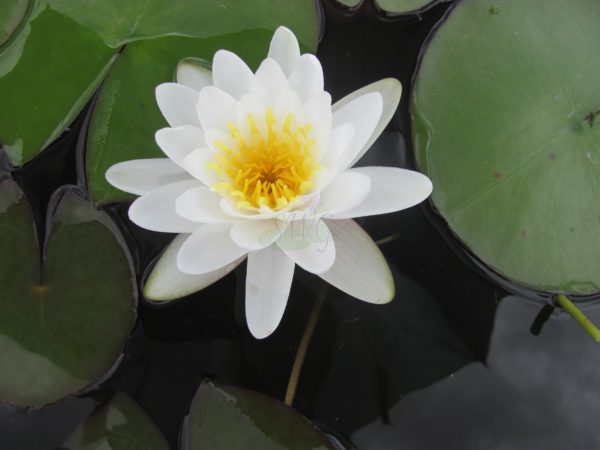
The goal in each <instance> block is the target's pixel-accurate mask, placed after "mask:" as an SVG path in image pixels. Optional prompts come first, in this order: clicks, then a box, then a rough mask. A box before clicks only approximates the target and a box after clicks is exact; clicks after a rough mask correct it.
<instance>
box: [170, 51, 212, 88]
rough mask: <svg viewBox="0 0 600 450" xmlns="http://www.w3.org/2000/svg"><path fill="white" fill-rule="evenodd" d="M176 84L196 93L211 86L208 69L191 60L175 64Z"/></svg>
mask: <svg viewBox="0 0 600 450" xmlns="http://www.w3.org/2000/svg"><path fill="white" fill-rule="evenodd" d="M177 82H178V83H179V84H184V85H186V86H187V87H190V88H192V89H193V90H195V91H198V92H199V91H200V90H201V89H202V88H205V87H206V86H211V85H212V84H213V82H212V74H211V71H210V69H209V68H208V67H204V66H203V65H202V64H200V63H197V62H194V61H193V60H192V59H184V60H183V61H181V62H180V63H179V64H177Z"/></svg>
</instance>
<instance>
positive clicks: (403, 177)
mask: <svg viewBox="0 0 600 450" xmlns="http://www.w3.org/2000/svg"><path fill="white" fill-rule="evenodd" d="M347 173H352V174H356V175H358V174H361V175H364V176H368V177H369V178H370V179H371V190H370V192H369V195H368V196H367V197H366V198H365V199H364V201H362V202H361V203H360V204H358V205H357V206H355V207H354V208H352V209H348V210H346V211H342V212H339V213H334V214H332V218H334V219H347V218H352V217H364V216H373V215H376V214H386V213H391V212H395V211H400V210H402V209H406V208H410V207H411V206H414V205H416V204H418V203H421V202H422V201H423V200H425V199H426V198H427V197H429V194H431V190H432V189H433V187H432V185H431V181H430V180H429V178H427V177H426V176H425V175H423V174H421V173H419V172H415V171H412V170H406V169H399V168H397V167H357V168H355V169H350V170H349V171H348V172H347Z"/></svg>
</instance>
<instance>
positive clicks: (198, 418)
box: [184, 381, 334, 450]
mask: <svg viewBox="0 0 600 450" xmlns="http://www.w3.org/2000/svg"><path fill="white" fill-rule="evenodd" d="M184 448H185V449H186V450H205V449H206V450H245V449H261V450H333V449H334V447H333V446H332V444H331V443H329V441H328V440H327V438H326V437H325V436H324V435H322V434H321V433H320V432H319V431H318V430H317V429H316V428H315V426H314V425H312V424H311V423H310V422H309V421H308V420H307V419H305V418H304V417H303V416H301V415H300V414H299V413H298V412H296V411H295V410H293V409H291V408H288V407H287V406H285V405H284V404H283V403H281V402H280V401H278V400H274V399H272V398H269V397H267V396H265V395H263V394H260V393H258V392H254V391H250V390H247V389H242V388H237V387H231V386H221V385H217V384H213V383H211V382H206V381H205V382H203V383H202V384H201V385H200V387H199V388H198V392H196V396H195V397H194V401H193V403H192V407H191V409H190V415H189V418H188V442H187V447H184Z"/></svg>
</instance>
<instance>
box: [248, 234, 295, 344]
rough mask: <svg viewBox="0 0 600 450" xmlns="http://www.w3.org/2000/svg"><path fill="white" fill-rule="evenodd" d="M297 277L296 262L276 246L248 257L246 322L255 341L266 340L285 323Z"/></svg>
mask: <svg viewBox="0 0 600 450" xmlns="http://www.w3.org/2000/svg"><path fill="white" fill-rule="evenodd" d="M293 277H294V262H293V261H292V260H291V259H290V258H288V257H287V256H286V255H285V253H283V252H282V251H281V250H280V249H279V248H278V247H277V246H276V245H271V246H270V247H267V248H265V249H263V250H259V251H256V252H251V253H249V254H248V269H247V274H246V320H247V321H248V328H249V329H250V332H251V333H252V335H253V336H254V337H255V338H257V339H263V338H266V337H267V336H269V335H270V334H271V333H273V331H275V329H276V328H277V326H278V325H279V322H281V318H282V317H283V312H284V311H285V306H286V304H287V300H288V297H289V295H290V288H291V286H292V279H293Z"/></svg>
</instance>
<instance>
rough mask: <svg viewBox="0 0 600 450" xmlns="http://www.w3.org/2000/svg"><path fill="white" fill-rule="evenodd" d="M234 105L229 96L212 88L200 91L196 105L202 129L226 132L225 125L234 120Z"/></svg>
mask: <svg viewBox="0 0 600 450" xmlns="http://www.w3.org/2000/svg"><path fill="white" fill-rule="evenodd" d="M235 103H236V102H235V100H234V99H233V97H232V96H231V95H229V94H227V93H226V92H224V91H222V90H221V89H218V88H216V87H214V86H208V87H205V88H204V89H202V90H201V91H200V94H198V102H197V104H196V111H197V113H198V117H199V118H200V123H201V124H202V127H203V128H220V129H222V130H227V123H228V122H229V121H233V120H235Z"/></svg>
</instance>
